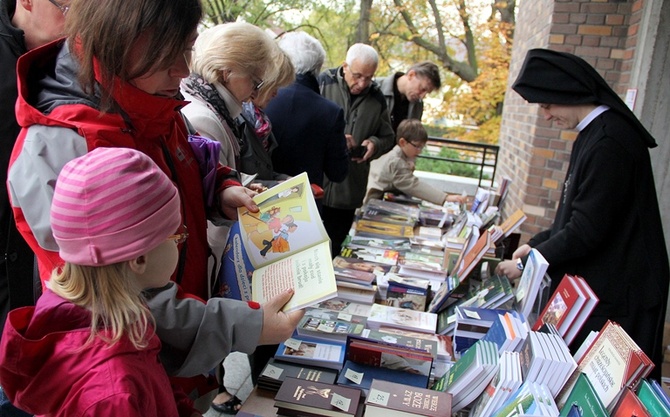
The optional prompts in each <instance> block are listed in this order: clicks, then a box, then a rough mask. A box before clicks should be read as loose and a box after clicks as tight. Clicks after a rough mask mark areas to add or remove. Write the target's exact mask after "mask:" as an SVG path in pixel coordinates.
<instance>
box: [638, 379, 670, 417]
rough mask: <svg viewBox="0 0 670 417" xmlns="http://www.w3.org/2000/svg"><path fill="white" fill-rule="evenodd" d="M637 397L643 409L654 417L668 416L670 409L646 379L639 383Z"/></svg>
mask: <svg viewBox="0 0 670 417" xmlns="http://www.w3.org/2000/svg"><path fill="white" fill-rule="evenodd" d="M637 397H638V398H639V399H640V402H641V403H642V405H644V407H645V408H646V409H647V410H649V413H651V415H653V416H654V417H668V416H670V408H668V406H667V405H666V403H665V401H664V400H663V399H662V398H661V397H660V396H659V395H658V393H657V392H656V391H655V390H654V388H653V387H652V385H651V383H650V382H649V381H647V380H646V379H643V380H641V381H640V385H639V386H638V388H637Z"/></svg>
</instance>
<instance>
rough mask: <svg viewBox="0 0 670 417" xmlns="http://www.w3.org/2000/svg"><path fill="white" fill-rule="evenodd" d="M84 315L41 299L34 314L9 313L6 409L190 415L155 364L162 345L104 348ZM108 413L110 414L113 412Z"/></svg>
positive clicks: (4, 347)
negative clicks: (92, 334)
mask: <svg viewBox="0 0 670 417" xmlns="http://www.w3.org/2000/svg"><path fill="white" fill-rule="evenodd" d="M90 320H91V318H90V313H89V312H88V311H87V310H85V309H83V308H81V307H78V306H76V305H74V304H72V303H70V302H69V301H66V300H64V299H63V298H61V297H59V296H57V295H55V294H54V293H52V292H51V291H47V292H45V293H44V294H43V295H42V297H40V299H39V300H38V301H37V306H35V307H24V308H21V309H17V310H13V311H11V312H10V314H9V318H8V320H7V325H6V326H5V329H4V333H3V335H2V339H1V343H0V384H1V385H2V388H3V390H4V391H5V392H6V394H7V396H8V397H9V399H10V400H11V401H12V403H13V404H14V405H15V406H17V407H19V408H21V409H23V410H25V411H28V412H30V413H33V414H37V415H46V416H68V417H72V416H102V415H109V414H110V413H112V414H114V415H118V416H124V417H134V416H138V417H139V416H142V417H148V416H161V417H172V416H174V417H176V416H179V415H182V416H190V415H191V413H192V412H193V408H192V403H191V402H190V401H189V400H188V399H187V398H186V397H185V396H179V400H178V401H179V411H178V409H177V408H178V407H177V401H176V400H175V395H174V394H173V391H172V389H171V387H170V382H169V380H168V377H167V374H166V373H165V370H164V369H163V366H162V365H161V363H160V361H159V359H158V352H159V350H160V341H159V340H158V337H156V336H154V337H152V338H151V340H150V343H149V346H148V347H147V348H146V349H143V350H137V349H136V348H135V347H134V346H133V345H132V344H131V343H130V341H129V340H128V339H126V338H122V339H121V340H120V341H119V342H118V343H116V344H114V345H113V346H111V347H109V345H108V344H107V342H105V341H103V340H101V339H100V338H96V339H95V340H94V341H93V342H92V343H91V344H89V345H87V346H86V347H84V348H82V346H84V343H85V342H86V340H87V338H88V337H89V334H90V324H91V323H90ZM112 410H113V411H112Z"/></svg>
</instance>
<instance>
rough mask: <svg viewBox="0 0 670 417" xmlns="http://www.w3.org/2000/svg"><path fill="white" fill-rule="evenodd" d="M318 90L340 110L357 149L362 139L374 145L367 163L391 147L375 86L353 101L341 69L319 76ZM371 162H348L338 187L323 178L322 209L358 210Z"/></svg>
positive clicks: (387, 120)
mask: <svg viewBox="0 0 670 417" xmlns="http://www.w3.org/2000/svg"><path fill="white" fill-rule="evenodd" d="M319 90H320V92H321V95H322V96H324V97H326V98H327V99H329V100H331V101H333V102H335V103H337V104H338V105H340V106H341V107H342V109H343V110H344V119H345V122H346V127H345V130H344V132H345V133H346V134H350V135H352V136H353V137H354V139H355V141H356V144H358V145H360V144H361V142H363V141H364V140H365V139H368V140H370V141H371V142H372V143H374V144H375V153H374V154H373V155H372V158H370V160H372V159H376V158H379V157H380V156H381V155H383V154H385V153H386V152H388V151H389V150H390V149H391V148H392V147H393V145H394V144H395V134H394V132H393V128H392V127H391V119H390V117H389V112H388V107H387V106H386V101H384V96H383V94H382V93H381V91H379V87H378V86H377V84H375V83H372V84H371V85H370V87H368V89H367V90H365V91H364V92H363V93H362V94H360V95H358V96H356V97H355V98H354V99H353V100H352V97H351V95H350V94H349V86H347V84H346V82H345V81H344V78H343V76H342V67H338V68H332V69H329V70H326V71H324V72H323V73H321V74H320V75H319ZM370 160H368V161H366V162H363V163H360V164H359V163H358V162H353V161H349V175H347V178H346V179H345V180H344V181H342V182H341V183H334V182H331V181H329V180H328V179H327V178H326V179H325V181H324V191H325V195H324V198H323V205H324V206H327V207H332V208H338V209H356V208H358V207H360V206H361V204H362V203H363V197H364V196H365V190H366V187H367V183H368V172H369V170H370Z"/></svg>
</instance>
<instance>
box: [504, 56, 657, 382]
mask: <svg viewBox="0 0 670 417" xmlns="http://www.w3.org/2000/svg"><path fill="white" fill-rule="evenodd" d="M512 88H513V89H514V90H515V91H516V92H517V93H519V94H520V95H521V96H522V97H523V98H525V99H526V100H527V101H528V102H530V103H538V104H539V105H540V108H541V112H542V113H543V115H544V118H545V119H546V120H553V121H554V122H555V123H556V125H558V126H559V127H561V128H568V129H577V130H578V131H579V134H578V135H577V139H576V140H575V143H574V145H573V148H572V153H571V156H570V165H569V166H568V172H567V174H566V179H565V183H564V185H563V193H562V196H561V200H560V201H559V205H558V210H557V212H556V218H555V219H554V223H553V225H552V227H551V229H550V230H546V231H543V232H540V233H538V234H537V235H535V236H534V237H533V238H532V239H531V240H530V241H529V242H528V244H527V245H522V246H521V247H520V248H519V249H518V250H517V251H516V252H515V253H514V255H513V258H521V259H524V257H525V256H527V254H528V252H529V251H530V248H531V247H532V248H535V249H537V250H538V251H539V252H540V253H541V254H542V255H543V256H544V257H545V258H546V260H547V261H548V262H549V270H548V273H549V274H550V276H551V278H552V289H555V288H556V286H557V285H558V283H559V282H560V280H561V278H562V277H563V275H564V274H566V273H567V274H573V275H579V276H582V277H584V278H585V279H586V281H587V282H588V283H589V285H590V286H591V287H592V288H593V290H594V291H595V293H596V294H597V295H598V297H599V298H600V302H599V304H598V306H597V307H596V309H595V310H594V312H593V314H592V315H591V316H590V318H589V319H588V320H587V322H586V324H585V325H584V327H583V328H582V331H581V332H580V334H579V335H578V336H577V338H576V339H575V341H574V342H573V344H572V346H571V347H572V348H573V349H576V348H578V347H579V345H580V344H581V343H582V341H583V340H584V338H585V337H586V335H587V333H588V332H589V331H591V330H600V329H601V328H602V326H603V325H604V324H605V322H606V321H607V320H608V319H610V320H612V321H615V322H617V323H619V324H620V325H621V326H622V327H623V329H624V330H625V331H626V332H627V333H628V334H629V335H630V336H631V337H632V338H633V340H635V342H636V343H637V344H638V345H639V346H640V348H641V349H642V350H643V351H644V352H645V353H646V354H647V355H648V356H649V357H650V358H651V359H652V360H653V362H654V363H655V364H656V368H655V369H654V372H653V373H652V377H660V371H661V363H662V361H663V346H662V338H663V325H664V322H665V311H666V304H667V300H668V280H669V276H670V272H669V267H668V253H667V251H666V246H665V239H664V236H663V228H662V224H661V216H660V212H659V207H658V201H657V197H656V189H655V186H654V176H653V172H652V169H651V161H650V157H649V151H648V150H647V148H653V147H655V146H656V142H655V141H654V138H653V137H652V136H651V135H650V134H649V132H648V131H647V130H646V129H645V127H644V126H642V124H641V123H640V121H639V120H638V119H637V118H636V117H635V115H634V114H633V113H632V112H631V111H630V109H629V108H628V107H627V106H626V105H625V104H624V102H623V101H622V100H621V98H619V96H618V95H617V94H616V93H615V92H614V91H613V90H612V89H611V88H610V87H609V86H608V85H607V83H606V82H605V80H604V79H603V78H602V77H601V76H600V75H599V74H598V73H597V72H596V70H595V69H593V67H591V66H590V65H589V64H588V63H586V62H585V61H584V60H583V59H581V58H579V57H576V56H574V55H571V54H567V53H561V52H555V51H550V50H545V49H533V50H530V51H529V52H528V55H527V56H526V60H525V62H524V65H523V67H522V68H521V72H520V73H519V76H518V78H517V79H516V82H515V83H514V85H513V86H512ZM498 271H499V272H501V273H505V274H507V275H508V276H510V277H512V278H513V277H514V276H515V275H516V276H518V275H519V274H520V272H519V271H518V270H517V269H516V266H515V261H514V260H513V261H506V262H502V263H501V264H500V265H499V267H498Z"/></svg>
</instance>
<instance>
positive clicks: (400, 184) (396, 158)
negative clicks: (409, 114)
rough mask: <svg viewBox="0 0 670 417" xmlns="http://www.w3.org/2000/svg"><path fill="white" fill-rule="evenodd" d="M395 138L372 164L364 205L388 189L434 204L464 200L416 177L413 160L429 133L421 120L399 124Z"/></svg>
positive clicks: (424, 144)
mask: <svg viewBox="0 0 670 417" xmlns="http://www.w3.org/2000/svg"><path fill="white" fill-rule="evenodd" d="M396 138H397V140H396V145H395V147H394V148H393V149H391V150H390V151H389V152H388V153H386V154H384V155H382V156H381V157H379V158H378V159H376V160H374V161H372V162H371V163H370V175H369V176H368V187H367V192H366V193H365V199H364V201H363V204H365V203H367V202H368V200H370V199H371V198H379V199H381V198H382V196H383V195H384V192H385V191H391V190H398V191H401V192H403V193H405V194H407V195H410V196H412V197H417V198H420V199H422V200H426V201H430V202H431V203H433V204H440V205H442V204H444V203H446V202H447V201H451V202H463V199H464V197H462V196H460V195H448V194H447V193H444V192H442V191H440V190H438V189H437V188H435V187H433V186H431V185H429V184H427V183H425V182H423V181H421V180H420V179H419V178H417V177H415V176H414V164H415V162H414V161H415V160H416V157H417V156H418V155H419V154H421V150H423V148H424V147H425V146H426V142H427V141H428V133H427V132H426V129H424V127H423V125H422V124H421V121H420V120H417V119H406V120H403V121H402V122H401V123H400V124H399V125H398V131H397V133H396Z"/></svg>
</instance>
